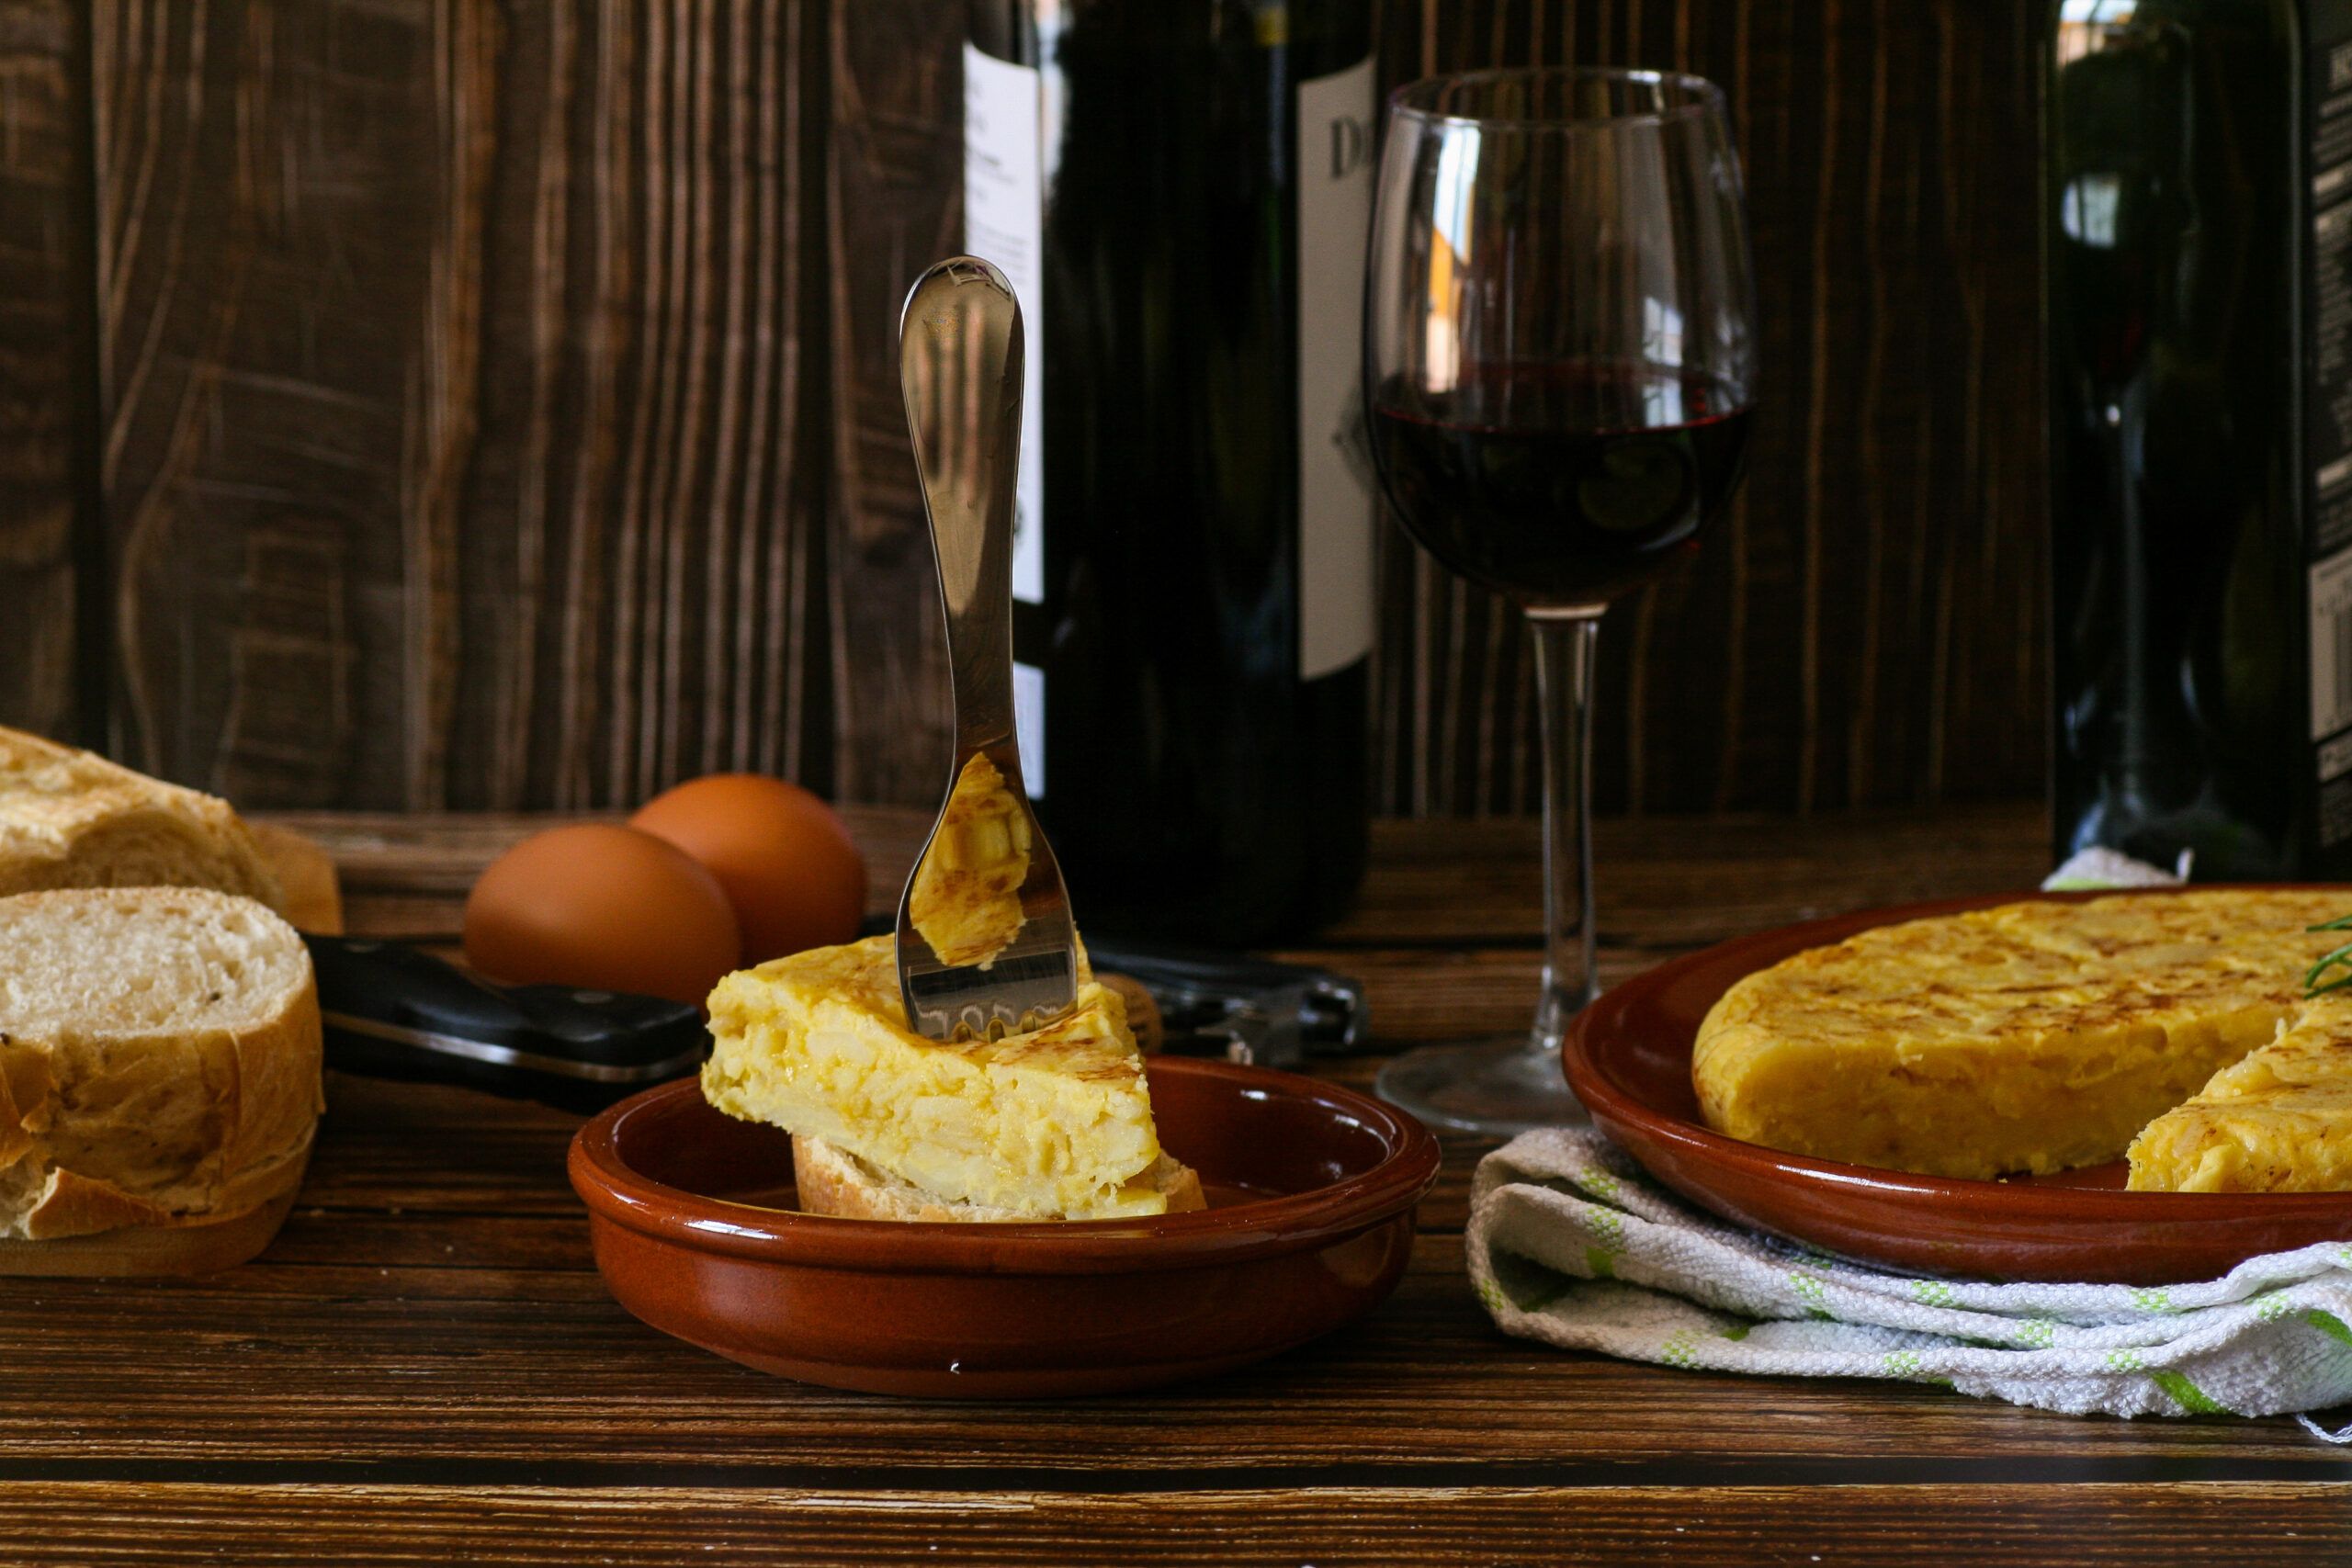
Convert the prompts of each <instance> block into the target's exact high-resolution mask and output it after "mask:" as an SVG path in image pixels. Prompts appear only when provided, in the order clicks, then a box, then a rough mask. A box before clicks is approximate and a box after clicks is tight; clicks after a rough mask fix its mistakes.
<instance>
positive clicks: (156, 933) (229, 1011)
mask: <svg viewBox="0 0 2352 1568" xmlns="http://www.w3.org/2000/svg"><path fill="white" fill-rule="evenodd" d="M322 1104H323V1101H322V1095H321V1087H320V1027H319V1010H318V997H317V992H316V989H315V987H314V984H313V982H312V978H311V960H310V953H309V952H308V950H307V949H305V948H304V946H303V945H302V939H301V937H300V935H298V934H297V933H296V931H294V929H293V928H292V927H291V926H289V925H288V924H287V923H286V922H285V921H284V920H282V919H279V918H278V917H277V915H276V914H274V913H272V912H271V911H270V910H269V909H267V908H265V907H264V906H262V905H261V904H259V903H257V902H256V901H254V900H253V899H251V898H245V897H237V896H235V895H232V894H225V893H216V892H210V891H207V890H202V889H196V888H182V887H137V888H108V889H73V890H62V891H52V892H41V893H25V894H18V895H16V896H14V897H0V1237H9V1238H21V1239H32V1240H40V1239H45V1238H49V1237H54V1236H66V1235H85V1234H88V1233H91V1232H95V1231H103V1230H109V1229H113V1228H115V1227H118V1226H120V1225H127V1224H150V1225H152V1224H181V1223H190V1222H194V1221H198V1220H209V1219H215V1218H220V1217H223V1216H226V1215H231V1214H235V1213H243V1212H244V1211H245V1210H248V1209H252V1208H254V1207H257V1206H258V1205H260V1204H262V1203H264V1202H266V1201H269V1200H270V1199H272V1198H275V1197H277V1196H278V1195H280V1194H281V1193H282V1192H283V1191H284V1190H286V1189H287V1188H288V1186H289V1185H291V1184H292V1183H294V1182H296V1181H299V1180H300V1173H301V1168H302V1165H303V1162H304V1160H305V1159H306V1158H307V1156H308V1154H309V1151H310V1145H311V1134H312V1132H313V1130H314V1128H315V1126H316V1123H317V1120H318V1114H319V1111H321V1109H322Z"/></svg>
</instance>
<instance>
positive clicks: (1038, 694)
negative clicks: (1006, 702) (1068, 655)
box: [1012, 664, 1046, 800]
mask: <svg viewBox="0 0 2352 1568" xmlns="http://www.w3.org/2000/svg"><path fill="white" fill-rule="evenodd" d="M1012 740H1013V744H1014V745H1016V746H1018V747H1019V748H1020V749H1021V782H1022V783H1023V784H1026V785H1028V786H1029V798H1030V799H1032V800H1043V799H1045V798H1046V672H1045V671H1043V670H1040V669H1038V668H1037V667H1036V666H1035V665H1034V664H1015V665H1014V666H1013V667H1012Z"/></svg>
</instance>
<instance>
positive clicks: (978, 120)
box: [964, 43, 1046, 800]
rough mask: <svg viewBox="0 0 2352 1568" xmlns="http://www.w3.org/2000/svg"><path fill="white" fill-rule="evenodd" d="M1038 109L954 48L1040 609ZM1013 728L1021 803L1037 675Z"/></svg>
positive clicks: (1037, 703) (1016, 555)
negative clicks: (1002, 311) (1017, 313)
mask: <svg viewBox="0 0 2352 1568" xmlns="http://www.w3.org/2000/svg"><path fill="white" fill-rule="evenodd" d="M1045 186H1046V102H1045V88H1044V83H1043V80H1042V73H1040V72H1039V71H1037V70H1036V69H1035V67H1034V66H1028V65H1015V64H1012V63H1011V62H1006V61H1002V60H999V59H997V58H996V57H995V56H993V55H990V54H989V53H987V52H985V51H982V50H979V49H977V48H975V47H974V46H972V45H971V44H969V43H967V44H966V45H965V46H964V248H965V250H967V252H969V253H970V254H973V255H976V256H978V257H980V258H981V259H982V260H984V261H990V262H994V263H995V264H996V265H997V268H998V270H999V271H1001V272H1002V273H1003V274H1004V276H1005V277H1006V279H1007V280H1008V281H1010V282H1011V283H1012V294H1013V298H1014V299H1018V300H1020V301H1021V314H1022V318H1023V329H1024V344H1023V347H1024V349H1025V353H1024V355H1023V359H1024V369H1025V377H1024V379H1023V386H1022V389H1021V468H1020V473H1019V475H1018V477H1017V478H1016V479H1015V481H1014V485H1013V494H1012V597H1013V598H1014V600H1015V601H1017V602H1018V603H1020V604H1044V603H1045V600H1046V527H1045V522H1046V356H1045V355H1044V354H1043V353H1041V352H1040V351H1039V349H1040V344H1042V343H1043V341H1044V336H1045V334H1044V331H1043V325H1044V322H1045V320H1046V317H1045V309H1046V269H1045V251H1046V202H1045ZM1012 709H1013V726H1014V730H1015V733H1016V735H1017V736H1018V739H1019V742H1020V747H1021V772H1022V774H1023V783H1024V784H1027V786H1028V789H1029V795H1030V798H1032V799H1035V800H1041V799H1043V798H1045V794H1046V672H1045V671H1043V670H1041V669H1039V668H1038V667H1037V666H1035V665H1034V664H1023V663H1015V664H1014V665H1013V667H1012Z"/></svg>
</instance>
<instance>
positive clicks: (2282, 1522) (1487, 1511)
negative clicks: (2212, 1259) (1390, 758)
mask: <svg viewBox="0 0 2352 1568" xmlns="http://www.w3.org/2000/svg"><path fill="white" fill-rule="evenodd" d="M1678 1505H1679V1500H1678V1499H1677V1498H1676V1497H1675V1495H1673V1494H1672V1493H1671V1492H1669V1491H1668V1490H1666V1489H1665V1488H1661V1487H1650V1486H1644V1485H1642V1484H1640V1483H1637V1482H1629V1483H1626V1484H1623V1485H1614V1486H1594V1487H1585V1488H1577V1489H1567V1488H1544V1487H1514V1488H1510V1489H1498V1490H1484V1489H1480V1490H1471V1489H1466V1488H1465V1489H1456V1488H1445V1487H1398V1488H1393V1489H1387V1488H1366V1487H1351V1486H1333V1487H1322V1488H1317V1489H1315V1490H1313V1491H1306V1492H1299V1493H1295V1494H1291V1495H1284V1496H1281V1497H1275V1498H1270V1497H1268V1496H1267V1495H1264V1494H1262V1493H1259V1492H1247V1491H1226V1492H1217V1491H1184V1492H1173V1493H1169V1494H1166V1495H1160V1496H1156V1497H1152V1498H1149V1499H1139V1498H1136V1497H1133V1496H1126V1495H1119V1494H1116V1493H1094V1494H1073V1493H1042V1492H1034V1491H1024V1490H1006V1491H991V1492H984V1493H962V1494H955V1493H950V1494H940V1493H933V1492H874V1493H867V1494H862V1495H841V1494H840V1493H839V1492H837V1491H831V1490H825V1491H811V1490H806V1489H793V1488H778V1489H775V1490H758V1491H751V1490H728V1489H724V1488H717V1487H703V1488H677V1489H673V1490H663V1491H661V1492H642V1491H637V1492H628V1493H622V1494H617V1495H592V1496H587V1497H583V1496H582V1495H580V1494H579V1493H577V1492H575V1491H571V1490H567V1489H564V1488H560V1487H534V1486H502V1487H482V1488H478V1489H462V1488H458V1487H451V1486H438V1487H435V1486H378V1485H354V1484H343V1485H336V1486H329V1487H317V1488H306V1487H298V1486H266V1485H240V1484H203V1483H195V1484H190V1483H162V1484H154V1483H147V1484H139V1485H135V1486H104V1485H93V1484H87V1483H81V1484H73V1483H69V1484H64V1485H55V1486H51V1485H33V1484H25V1483H18V1484H15V1485H0V1529H6V1530H9V1531H10V1532H11V1533H13V1534H16V1535H17V1536H18V1537H19V1538H20V1539H31V1540H57V1541H62V1542H66V1543H68V1544H67V1545H66V1546H65V1548H64V1550H63V1551H62V1553H61V1554H58V1555H54V1556H49V1557H46V1558H45V1559H44V1561H45V1562H51V1563H54V1564H57V1565H58V1568H66V1565H69V1564H83V1563H100V1562H103V1563H107V1564H126V1565H136V1564H162V1563H172V1562H185V1561H187V1558H188V1557H189V1556H191V1555H195V1554H199V1553H200V1554H206V1555H212V1554H225V1555H229V1556H232V1557H233V1558H234V1559H235V1560H237V1561H241V1562H350V1563H396V1562H397V1563H406V1562H449V1561H455V1560H458V1559H462V1560H464V1561H466V1562H483V1563H492V1562H494V1563H515V1562H579V1561H582V1560H593V1561H595V1562H607V1563H615V1564H657V1563H671V1562H679V1561H682V1560H684V1558H685V1556H686V1554H688V1553H696V1554H698V1553H702V1552H712V1553H718V1554H721V1555H722V1556H723V1560H724V1561H726V1562H729V1563H746V1564H793V1563H854V1562H882V1563H901V1562H914V1561H921V1560H924V1559H926V1558H931V1557H937V1558H939V1559H943V1560H944V1561H948V1562H959V1563H960V1562H1121V1563H1136V1564H1161V1563H1168V1564H1173V1563H1200V1562H1214V1563H1220V1564H1223V1563H1240V1562H1345V1563H1349V1564H1351V1565H1355V1564H1363V1565H1367V1568H1370V1565H1378V1564H1392V1563H1393V1564H1405V1563H1429V1564H1462V1565H1464V1568H1469V1565H1484V1564H1490V1563H1495V1562H1553V1563H1596V1564H1608V1565H1611V1568H1616V1565H1619V1564H1639V1563H1654V1562H1675V1563H1690V1564H1740V1565H1743V1568H1745V1565H1747V1564H1750V1563H1754V1562H1758V1561H1759V1560H1760V1559H1759V1557H1758V1552H1759V1551H1769V1550H1772V1549H1774V1548H1776V1547H1777V1548H1779V1549H1780V1550H1781V1552H1782V1553H1783V1554H1784V1555H1783V1557H1782V1559H1781V1560H1784V1561H1789V1562H1805V1563H1813V1562H1819V1563H1822V1564H1824V1565H1825V1568H1838V1565H1840V1564H1848V1565H1850V1564H1855V1563H1887V1564H1910V1563H1917V1564H1941V1563H1947V1562H1952V1561H1954V1558H1953V1556H1952V1552H1953V1551H1954V1549H1955V1547H1956V1546H1958V1545H1960V1544H1961V1543H1963V1542H1964V1543H1965V1547H1966V1551H1967V1557H1966V1561H1968V1562H1972V1563H1985V1564H2039V1563H2048V1562H2070V1563H2081V1564H2085V1565H2086V1568H2090V1565H2096V1564H2133V1565H2135V1568H2136V1565H2137V1564H2141V1563H2144V1562H2157V1561H2161V1562H2177V1563H2209V1562H2210V1563H2217V1564H2218V1563H2237V1562H2264V1563H2275V1564H2279V1565H2281V1568H2289V1565H2293V1564H2303V1563H2310V1564H2323V1563H2325V1564H2334V1563H2336V1562H2340V1561H2341V1560H2342V1559H2341V1555H2340V1554H2341V1551H2342V1549H2343V1544H2344V1541H2345V1539H2346V1530H2347V1522H2352V1486H2346V1485H2344V1484H2332V1485H2331V1484H2311V1485H2186V1486H2162V1487H2151V1488H2147V1489H2145V1490H2139V1489H2131V1488H2125V1487H2117V1486H2081V1487H2030V1486H2004V1487H1985V1488H1957V1487H1943V1486H1855V1487H1839V1488H1837V1489H1835V1490H1832V1491H1828V1492H1824V1491H1821V1490H1815V1489H1793V1488H1787V1487H1772V1486H1757V1487H1743V1488H1740V1489H1738V1490H1736V1491H1731V1492H1726V1493H1722V1494H1717V1495H1710V1496H1708V1497H1707V1498H1706V1499H1705V1501H1704V1502H1703V1503H1698V1504H1695V1506H1692V1505H1687V1504H1686V1505H1680V1506H1678ZM2222 1531H2226V1532H2227V1539H2217V1537H2218V1535H2219V1532H2222Z"/></svg>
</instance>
